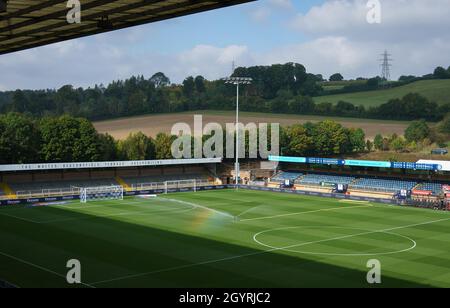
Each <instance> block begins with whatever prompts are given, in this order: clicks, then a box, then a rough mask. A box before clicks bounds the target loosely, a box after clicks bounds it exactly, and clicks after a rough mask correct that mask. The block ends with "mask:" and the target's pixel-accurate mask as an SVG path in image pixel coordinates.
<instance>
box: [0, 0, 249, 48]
mask: <svg viewBox="0 0 450 308" xmlns="http://www.w3.org/2000/svg"><path fill="white" fill-rule="evenodd" d="M252 1H255V0H220V1H219V0H215V1H213V0H207V1H198V0H165V1H155V0H81V1H80V2H81V23H80V24H69V23H68V22H67V20H66V15H67V13H68V11H69V8H67V7H66V6H67V2H68V1H67V0H7V10H6V12H0V55H1V54H6V53H11V52H15V51H19V50H24V49H28V48H33V47H38V46H43V45H47V44H52V43H56V42H61V41H65V40H70V39H74V38H79V37H83V36H88V35H93V34H97V33H104V32H109V31H114V30H117V29H123V28H127V27H132V26H136V25H142V24H146V23H151V22H155V21H161V20H165V19H170V18H175V17H180V16H184V15H189V14H193V13H198V12H204V11H208V10H213V9H218V8H223V7H227V6H231V5H236V4H241V3H246V2H252ZM1 2H3V3H4V2H5V0H0V11H1V4H2V3H1ZM102 19H103V20H105V19H107V20H108V22H107V23H106V26H105V23H102V22H100V21H101V20H102ZM206 26H207V25H205V27H206Z"/></svg>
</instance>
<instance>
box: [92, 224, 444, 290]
mask: <svg viewBox="0 0 450 308" xmlns="http://www.w3.org/2000/svg"><path fill="white" fill-rule="evenodd" d="M449 219H450V218H445V219H439V220H433V221H428V222H424V223H419V224H413V225H407V226H401V227H396V228H389V229H385V230H375V231H371V233H379V232H383V231H393V230H399V229H406V228H411V227H417V226H424V225H429V224H433V223H436V222H441V221H447V220H449ZM353 236H358V235H353ZM330 240H332V239H330ZM318 242H323V240H321V241H318ZM314 243H315V242H310V243H309V244H314ZM293 246H296V245H293ZM288 248H289V247H288ZM291 248H292V247H291ZM278 250H282V248H276V249H269V250H265V251H258V252H253V253H248V254H243V255H238V256H232V257H227V258H222V259H216V260H209V261H204V262H199V263H193V264H187V265H181V266H175V267H170V268H166V269H160V270H155V271H151V272H146V273H139V274H133V275H127V276H122V277H117V278H112V279H108V280H102V281H97V282H92V283H91V285H98V284H103V283H109V282H114V281H119V280H124V279H130V278H137V277H143V276H147V275H151V274H156V273H163V272H170V271H174V270H181V269H186V268H190V267H195V266H199V265H207V264H212V263H218V262H222V261H230V260H235V259H240V258H245V257H251V256H256V255H261V254H265V253H269V252H273V251H278Z"/></svg>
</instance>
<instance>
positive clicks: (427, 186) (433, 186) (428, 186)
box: [416, 183, 443, 196]
mask: <svg viewBox="0 0 450 308" xmlns="http://www.w3.org/2000/svg"><path fill="white" fill-rule="evenodd" d="M416 189H417V190H426V191H432V192H433V195H435V196H436V195H439V194H441V193H442V189H443V185H442V184H439V183H422V184H419V185H418V186H417V187H416Z"/></svg>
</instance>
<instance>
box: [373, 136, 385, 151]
mask: <svg viewBox="0 0 450 308" xmlns="http://www.w3.org/2000/svg"><path fill="white" fill-rule="evenodd" d="M373 145H374V146H375V149H376V150H378V151H382V150H383V136H382V135H381V134H377V135H376V136H375V139H374V140H373Z"/></svg>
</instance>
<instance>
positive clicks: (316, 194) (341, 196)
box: [229, 185, 398, 204]
mask: <svg viewBox="0 0 450 308" xmlns="http://www.w3.org/2000/svg"><path fill="white" fill-rule="evenodd" d="M229 186H232V187H235V185H229ZM239 188H242V189H249V190H258V191H270V192H281V193H292V194H298V195H305V196H314V197H324V198H335V199H341V200H345V199H346V200H353V201H366V202H378V203H386V204H398V202H397V200H394V199H381V198H380V199H377V198H373V197H357V196H352V195H344V194H334V193H321V192H314V191H304V190H294V189H281V188H270V187H260V186H245V185H239Z"/></svg>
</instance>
